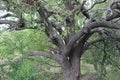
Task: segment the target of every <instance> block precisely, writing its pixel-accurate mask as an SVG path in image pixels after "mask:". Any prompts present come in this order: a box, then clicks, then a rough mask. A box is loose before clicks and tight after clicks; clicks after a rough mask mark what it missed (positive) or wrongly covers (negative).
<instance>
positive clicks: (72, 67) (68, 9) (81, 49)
mask: <svg viewBox="0 0 120 80" xmlns="http://www.w3.org/2000/svg"><path fill="white" fill-rule="evenodd" d="M3 3H4V5H3V6H2V8H3V9H6V10H7V11H10V12H12V13H13V15H9V16H13V17H14V18H17V19H18V20H17V21H13V20H8V19H6V20H4V19H3V18H7V17H8V16H6V17H5V15H8V14H5V15H3V16H1V20H0V24H8V25H9V26H8V28H7V29H9V30H23V29H40V28H41V27H44V32H45V33H46V35H47V37H48V38H49V40H50V41H51V42H52V43H53V44H54V45H55V46H53V47H49V48H50V51H49V52H48V53H47V52H43V51H35V52H30V53H29V56H38V55H39V56H44V57H46V58H50V59H53V60H55V61H57V62H58V63H59V65H60V66H61V70H62V74H63V76H64V79H65V80H81V79H82V76H81V67H80V63H81V60H82V56H83V55H84V54H85V53H87V52H86V51H88V52H92V58H93V57H97V56H98V55H97V54H98V53H99V52H100V53H103V54H102V55H101V57H100V59H99V60H100V65H96V64H94V67H95V68H96V70H97V68H98V67H97V66H99V67H100V66H101V67H102V68H103V69H105V68H104V67H105V66H106V65H109V64H110V65H115V66H116V67H117V69H118V70H119V69H120V68H119V65H118V64H119V62H118V63H116V64H113V61H112V62H111V60H114V58H115V59H116V58H117V57H118V56H119V54H117V53H119V47H120V45H119V41H120V39H119V30H114V29H120V24H119V21H120V20H119V17H120V1H119V0H113V1H110V0H109V1H108V0H65V1H63V0H52V1H48V0H23V1H22V0H3ZM105 4H106V5H105ZM98 5H99V6H98ZM103 5H104V6H103ZM26 16H27V17H29V18H26ZM28 23H29V24H28ZM116 43H117V44H116ZM108 44H109V45H108ZM110 44H111V45H110ZM113 44H114V45H113ZM110 49H112V50H115V51H113V52H114V54H116V57H115V56H114V57H111V54H109V53H108V52H109V50H110ZM101 59H102V60H101ZM99 60H98V62H99ZM117 60H119V57H118V58H117ZM106 62H107V64H106ZM114 63H115V62H114ZM101 71H102V70H101ZM104 71H105V70H104ZM104 71H103V73H102V74H101V75H102V76H101V78H103V76H105V75H104V74H106V72H104Z"/></svg>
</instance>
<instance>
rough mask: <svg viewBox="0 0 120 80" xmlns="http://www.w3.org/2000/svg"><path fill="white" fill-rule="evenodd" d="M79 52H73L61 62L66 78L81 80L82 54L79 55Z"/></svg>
mask: <svg viewBox="0 0 120 80" xmlns="http://www.w3.org/2000/svg"><path fill="white" fill-rule="evenodd" d="M76 52H77V53H76ZM78 53H79V51H75V52H72V54H71V55H70V56H69V57H66V58H65V59H64V60H63V62H62V63H61V69H62V74H63V76H64V80H81V75H80V56H78V55H77V54H78Z"/></svg>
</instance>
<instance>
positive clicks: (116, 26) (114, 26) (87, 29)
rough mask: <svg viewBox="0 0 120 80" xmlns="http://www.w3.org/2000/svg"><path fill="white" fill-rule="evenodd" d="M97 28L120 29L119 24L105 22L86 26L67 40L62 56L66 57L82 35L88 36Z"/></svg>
mask: <svg viewBox="0 0 120 80" xmlns="http://www.w3.org/2000/svg"><path fill="white" fill-rule="evenodd" d="M98 27H106V28H112V29H120V24H115V23H112V22H107V21H100V22H93V23H89V24H86V25H85V26H84V28H83V29H82V30H80V31H79V32H77V33H76V34H75V35H74V36H72V38H71V39H70V40H69V42H68V44H67V46H66V47H65V48H64V54H65V55H68V54H69V51H70V50H71V48H72V46H73V45H74V44H75V43H76V41H77V40H79V39H80V38H81V37H82V36H83V35H84V34H88V33H89V32H90V30H91V29H94V28H98Z"/></svg>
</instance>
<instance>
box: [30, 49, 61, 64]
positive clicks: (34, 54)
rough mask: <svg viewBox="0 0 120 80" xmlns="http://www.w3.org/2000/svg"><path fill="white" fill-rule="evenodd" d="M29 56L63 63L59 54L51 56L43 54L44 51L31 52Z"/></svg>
mask: <svg viewBox="0 0 120 80" xmlns="http://www.w3.org/2000/svg"><path fill="white" fill-rule="evenodd" d="M28 55H29V56H43V57H46V58H50V59H53V60H56V61H58V62H60V61H61V57H60V56H59V55H58V54H50V53H46V52H42V51H36V52H30V53H29V54H28Z"/></svg>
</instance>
